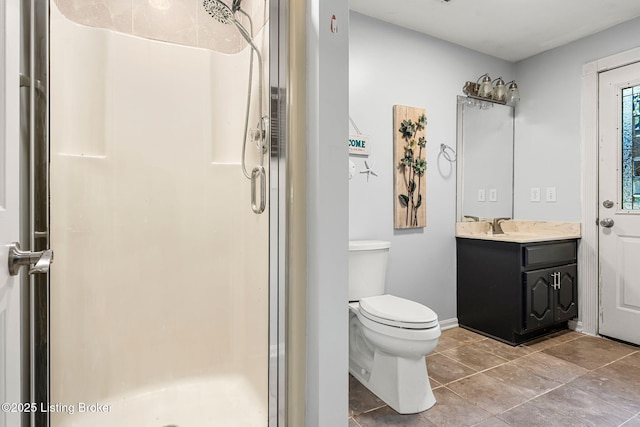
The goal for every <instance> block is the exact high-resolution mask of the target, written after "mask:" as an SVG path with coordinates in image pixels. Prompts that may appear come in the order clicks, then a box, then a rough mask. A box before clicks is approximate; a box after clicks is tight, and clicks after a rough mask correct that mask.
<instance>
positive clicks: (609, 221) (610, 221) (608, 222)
mask: <svg viewBox="0 0 640 427" xmlns="http://www.w3.org/2000/svg"><path fill="white" fill-rule="evenodd" d="M600 225H601V226H603V227H606V228H611V227H613V219H611V218H604V219H602V220H600Z"/></svg>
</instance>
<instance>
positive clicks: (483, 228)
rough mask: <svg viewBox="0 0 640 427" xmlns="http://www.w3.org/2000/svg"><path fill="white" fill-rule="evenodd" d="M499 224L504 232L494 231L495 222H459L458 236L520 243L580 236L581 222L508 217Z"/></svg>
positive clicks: (457, 226)
mask: <svg viewBox="0 0 640 427" xmlns="http://www.w3.org/2000/svg"><path fill="white" fill-rule="evenodd" d="M494 222H495V221H494ZM498 224H499V228H497V229H498V230H500V229H501V231H502V233H494V228H493V224H492V223H491V222H488V221H479V222H459V223H457V224H456V236H457V237H466V238H471V239H483V240H498V241H505V242H520V243H527V242H535V241H547V240H561V239H573V238H580V224H579V223H570V222H553V221H527V220H513V219H508V220H500V221H499V222H498Z"/></svg>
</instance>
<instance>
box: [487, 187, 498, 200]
mask: <svg viewBox="0 0 640 427" xmlns="http://www.w3.org/2000/svg"><path fill="white" fill-rule="evenodd" d="M489 201H490V202H497V201H498V189H496V188H490V189H489Z"/></svg>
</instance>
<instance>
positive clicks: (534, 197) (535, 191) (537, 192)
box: [530, 187, 540, 202]
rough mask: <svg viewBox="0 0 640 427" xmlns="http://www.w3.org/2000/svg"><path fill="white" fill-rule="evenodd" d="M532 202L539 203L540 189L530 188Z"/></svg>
mask: <svg viewBox="0 0 640 427" xmlns="http://www.w3.org/2000/svg"><path fill="white" fill-rule="evenodd" d="M530 200H531V201H532V202H539V201H540V187H531V199H530Z"/></svg>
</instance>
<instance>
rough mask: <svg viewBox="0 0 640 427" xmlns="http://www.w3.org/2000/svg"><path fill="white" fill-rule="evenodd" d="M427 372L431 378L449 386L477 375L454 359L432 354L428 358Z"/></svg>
mask: <svg viewBox="0 0 640 427" xmlns="http://www.w3.org/2000/svg"><path fill="white" fill-rule="evenodd" d="M427 372H428V373H429V377H430V378H433V379H434V380H436V381H437V382H439V383H440V384H449V383H450V382H452V381H456V380H459V379H461V378H464V377H468V376H469V375H473V374H475V373H476V371H475V370H473V369H471V368H469V367H468V366H464V365H462V364H460V363H458V362H456V361H455V360H453V359H450V358H448V357H447V356H443V355H442V354H432V355H429V356H427Z"/></svg>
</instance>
